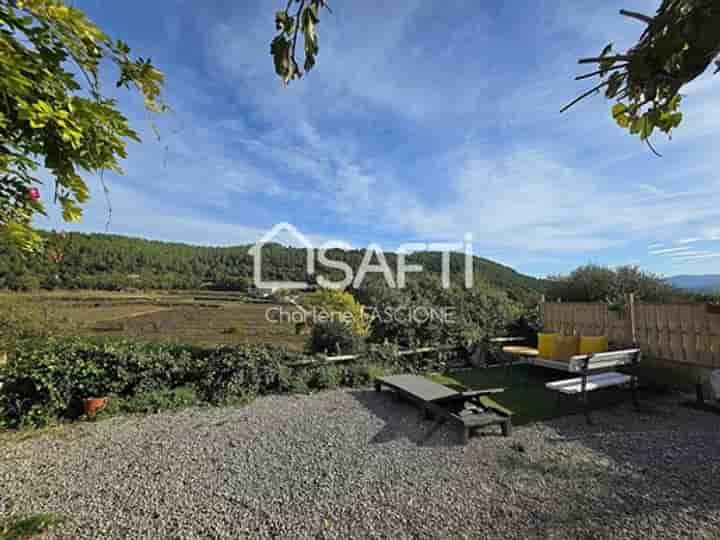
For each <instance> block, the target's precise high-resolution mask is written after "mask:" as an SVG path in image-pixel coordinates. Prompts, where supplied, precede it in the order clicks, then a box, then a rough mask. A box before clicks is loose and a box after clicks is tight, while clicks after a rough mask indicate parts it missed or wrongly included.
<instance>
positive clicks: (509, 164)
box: [38, 0, 720, 276]
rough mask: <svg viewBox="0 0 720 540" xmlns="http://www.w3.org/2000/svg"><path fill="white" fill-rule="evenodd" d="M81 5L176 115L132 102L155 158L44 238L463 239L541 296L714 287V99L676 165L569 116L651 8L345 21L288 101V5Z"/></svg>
mask: <svg viewBox="0 0 720 540" xmlns="http://www.w3.org/2000/svg"><path fill="white" fill-rule="evenodd" d="M72 3H73V5H75V6H76V7H79V8H81V9H83V10H84V11H86V12H87V13H88V15H89V16H90V17H91V19H93V20H94V21H95V22H96V23H97V24H98V25H99V26H100V27H101V28H103V29H104V30H105V31H106V32H108V33H109V34H110V35H111V36H112V37H114V38H121V39H123V40H124V41H126V42H128V43H129V44H130V46H131V48H132V49H133V52H134V53H135V54H137V55H139V56H143V57H150V58H152V60H153V62H154V63H155V64H156V65H157V66H158V67H159V68H160V69H161V70H162V71H163V72H164V73H165V75H166V77H167V82H166V92H165V96H166V100H167V102H168V104H169V105H170V107H171V108H172V112H171V113H170V114H167V115H164V116H163V117H161V118H156V119H153V118H152V117H151V116H150V115H149V114H148V113H146V112H145V111H144V110H143V108H142V103H141V100H140V99H139V98H138V97H137V96H135V95H133V94H131V93H129V92H118V93H117V97H118V101H119V106H120V108H121V109H122V110H123V111H124V112H125V113H126V115H127V116H128V117H129V118H130V119H131V121H132V123H133V125H134V127H135V128H136V129H137V130H138V131H139V132H140V133H141V134H142V137H143V143H142V144H136V143H132V144H130V145H129V148H128V151H129V157H128V159H127V160H125V162H124V163H123V168H124V170H125V175H123V176H118V175H114V174H106V175H105V177H104V181H105V182H106V183H107V184H108V186H109V189H110V193H109V197H108V199H107V200H106V198H105V197H103V195H102V189H101V188H100V186H101V180H100V178H98V177H97V176H87V177H86V178H87V180H88V183H89V185H90V186H91V189H92V190H93V193H94V198H93V199H92V201H91V202H90V203H89V205H88V207H87V209H86V215H85V219H84V220H83V222H82V223H81V224H79V225H68V224H63V222H62V220H61V219H60V218H59V212H57V210H54V211H52V212H51V213H50V216H49V217H48V218H43V219H41V220H40V221H38V225H39V226H41V227H43V228H55V229H65V230H81V231H86V232H105V231H108V232H111V233H115V234H125V235H131V236H142V237H146V238H153V239H159V240H172V241H181V242H188V243H193V244H203V245H237V244H247V243H252V242H254V241H255V240H257V239H258V238H259V237H260V236H262V235H263V234H264V233H265V232H266V231H268V230H269V229H271V228H272V227H273V226H274V225H275V224H277V223H281V222H288V223H291V224H292V225H294V226H295V227H296V228H297V229H298V230H300V231H302V233H303V234H305V235H306V236H307V237H308V238H310V239H312V240H313V241H314V242H322V241H336V240H337V241H343V242H345V243H348V244H351V245H352V246H353V247H358V248H362V247H363V246H367V245H368V244H369V243H377V244H379V245H380V246H382V248H383V249H385V250H389V251H392V250H396V249H397V248H398V246H400V245H401V244H403V243H406V242H428V243H429V242H462V241H463V237H464V235H465V234H467V233H470V234H472V238H473V249H474V253H475V254H477V255H481V256H484V257H487V258H490V259H493V260H496V261H498V262H501V263H504V264H507V265H510V266H512V267H514V268H516V269H517V270H519V271H521V272H523V273H527V274H531V275H536V276H545V275H553V274H562V273H567V272H569V271H571V270H572V269H573V268H575V267H577V266H579V265H582V264H585V263H589V262H592V263H596V264H602V265H608V266H619V265H625V264H632V265H639V266H641V267H642V268H644V269H646V270H649V271H652V272H656V273H659V274H663V275H674V274H700V273H720V176H719V174H720V173H719V172H718V171H720V153H718V151H717V148H716V146H717V145H716V139H715V138H714V137H713V135H714V134H715V133H717V131H718V129H720V92H718V90H717V89H718V88H719V87H720V86H719V85H720V79H719V80H714V79H713V77H712V76H711V75H710V74H706V75H705V76H703V77H702V78H701V79H698V80H697V81H695V82H693V83H692V84H691V85H690V86H688V87H687V88H686V89H685V90H684V94H685V99H684V102H683V106H682V109H683V112H684V113H685V119H684V122H683V125H682V126H681V127H680V128H679V129H678V130H677V131H676V132H675V134H674V136H673V139H672V141H669V140H667V138H666V137H665V136H664V135H662V136H657V135H656V136H655V137H654V144H655V146H656V147H657V149H658V150H659V151H660V153H661V154H662V155H663V157H662V158H657V157H656V156H654V155H653V154H652V153H651V152H650V150H649V149H648V148H647V147H646V146H645V145H644V144H643V143H641V142H640V140H639V139H638V138H637V137H633V136H630V135H629V134H628V133H627V132H626V131H624V130H621V129H620V128H618V127H617V126H616V124H615V123H614V121H613V120H612V118H611V115H610V107H611V106H612V103H609V102H607V101H606V100H605V99H604V97H602V96H599V95H598V96H593V97H591V98H589V99H587V100H585V101H584V102H582V103H580V104H579V105H577V106H576V107H574V108H573V109H571V110H570V111H568V112H567V113H565V114H560V113H559V110H560V108H561V107H562V106H563V105H564V104H566V103H567V102H569V101H570V100H572V99H573V98H574V97H575V96H576V95H578V94H580V93H581V92H583V91H584V90H586V89H588V88H589V87H591V84H590V82H588V81H584V82H576V81H574V80H573V79H574V77H575V76H576V75H580V74H582V73H584V72H586V70H584V69H583V66H578V65H577V59H578V58H580V57H583V56H593V55H596V54H598V53H599V52H600V50H601V49H602V48H603V47H604V46H605V45H606V44H607V43H608V42H610V41H614V42H615V45H616V48H619V49H621V50H624V49H626V48H627V46H628V45H630V44H631V43H632V42H633V41H634V40H635V39H637V37H638V36H639V34H640V32H641V31H642V25H641V23H639V22H637V21H633V20H630V19H626V18H624V17H621V16H620V15H618V10H619V9H620V8H625V9H629V10H633V11H639V12H644V13H649V14H651V13H653V12H654V10H655V9H656V8H657V6H658V5H659V0H622V2H617V1H615V0H603V1H600V0H576V1H574V2H566V1H559V0H558V1H550V0H546V1H539V0H527V1H525V0H514V1H513V2H500V1H488V2H477V1H476V0H474V1H460V0H446V1H445V2H441V3H438V2H428V1H422V0H397V1H394V2H387V1H382V0H364V1H362V2H358V1H352V2H351V1H349V0H334V1H333V2H332V3H331V7H332V9H333V13H332V14H330V13H327V12H324V13H322V15H321V22H320V24H319V26H318V31H319V35H320V53H319V55H318V58H317V66H316V68H315V69H314V70H313V71H312V72H311V73H310V74H308V75H307V76H306V77H303V78H302V79H301V80H299V81H294V82H293V83H292V84H291V85H290V86H289V87H287V88H286V87H284V86H283V85H282V83H281V82H280V80H279V79H278V78H277V76H276V75H275V73H274V70H273V66H272V59H271V56H270V54H269V43H270V41H271V39H272V37H273V36H274V33H275V30H274V12H275V10H276V9H280V8H281V7H283V6H284V1H282V0H277V1H275V2H273V1H268V0H263V1H260V0H242V1H238V0H232V1H221V0H213V1H208V2H200V1H197V0H172V1H171V0H157V1H155V2H147V1H143V2H140V1H136V0H124V1H123V2H107V1H106V0H75V1H74V2H72ZM111 74H112V73H109V74H108V80H110V75H111ZM584 83H587V84H584ZM108 91H109V92H111V93H113V94H115V90H114V88H112V85H108ZM153 123H155V124H156V126H157V128H158V129H159V133H160V137H159V138H158V137H156V136H155V135H154V132H153V129H152V126H153ZM109 208H112V212H109ZM278 240H280V241H283V239H282V238H280V239H278Z"/></svg>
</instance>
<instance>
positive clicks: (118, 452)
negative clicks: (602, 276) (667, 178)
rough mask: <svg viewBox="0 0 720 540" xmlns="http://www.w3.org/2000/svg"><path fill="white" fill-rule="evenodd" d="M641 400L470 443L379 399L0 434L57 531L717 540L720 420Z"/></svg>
mask: <svg viewBox="0 0 720 540" xmlns="http://www.w3.org/2000/svg"><path fill="white" fill-rule="evenodd" d="M678 400H679V397H678V396H665V397H662V398H654V399H653V400H652V401H647V402H646V406H647V407H648V409H649V410H648V411H646V412H643V413H637V412H635V411H633V410H632V408H631V407H625V406H621V407H617V408H614V409H610V410H606V411H602V412H599V413H596V415H595V420H596V425H595V426H592V427H588V426H586V425H585V424H584V420H583V418H582V417H580V416H572V417H565V418H562V419H560V420H557V421H552V422H546V423H538V424H534V425H529V426H524V427H519V428H516V429H515V431H514V434H513V436H512V437H510V438H503V437H500V436H497V435H494V434H488V435H486V436H478V437H474V438H473V439H471V441H470V442H469V443H468V444H467V445H466V446H461V445H460V444H459V442H458V441H459V438H458V435H457V433H456V431H454V430H453V429H452V427H451V426H447V425H437V424H434V423H433V422H429V421H423V420H421V417H420V414H419V413H418V411H417V410H416V409H414V408H412V407H411V406H409V405H407V404H404V403H402V402H398V401H396V400H395V399H393V398H392V397H391V395H390V394H389V393H387V392H383V393H380V394H378V393H375V392H374V391H372V390H342V391H332V392H326V393H321V394H317V395H313V396H303V397H268V398H262V399H259V400H257V401H256V402H255V403H253V404H251V405H249V406H246V407H243V408H236V409H189V410H185V411H181V412H175V413H163V414H157V415H151V416H146V417H121V418H114V419H110V420H106V421H102V422H97V423H84V424H76V425H73V426H69V427H65V428H61V429H58V430H52V431H49V432H45V433H41V434H37V435H33V436H32V437H29V438H26V439H24V440H23V439H21V438H20V437H18V436H17V434H8V433H5V434H0V512H4V513H7V510H8V507H9V503H10V502H12V505H13V507H14V508H15V510H14V511H22V512H23V513H35V512H56V513H58V514H61V515H62V516H65V517H66V521H65V523H63V524H62V525H60V526H59V527H58V528H57V529H55V530H54V531H53V532H51V534H50V538H93V539H95V538H153V539H155V538H389V537H391V538H502V539H511V538H522V539H526V538H593V539H602V538H643V539H645V538H673V539H674V538H712V539H716V538H720V465H719V464H718V463H719V462H718V449H719V448H720V417H718V416H716V415H711V414H708V413H701V412H697V411H692V410H689V409H685V408H681V407H678V406H677V402H678Z"/></svg>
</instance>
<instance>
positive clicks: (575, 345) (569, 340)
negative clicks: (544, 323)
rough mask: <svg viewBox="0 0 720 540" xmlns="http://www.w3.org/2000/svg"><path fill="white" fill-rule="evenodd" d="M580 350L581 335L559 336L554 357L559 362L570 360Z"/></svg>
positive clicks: (556, 339) (556, 340)
mask: <svg viewBox="0 0 720 540" xmlns="http://www.w3.org/2000/svg"><path fill="white" fill-rule="evenodd" d="M579 351H580V337H579V336H557V337H556V338H555V350H554V351H553V355H552V357H551V358H552V359H553V360H557V361H559V362H569V361H570V358H572V357H573V356H575V355H576V354H578V352H579Z"/></svg>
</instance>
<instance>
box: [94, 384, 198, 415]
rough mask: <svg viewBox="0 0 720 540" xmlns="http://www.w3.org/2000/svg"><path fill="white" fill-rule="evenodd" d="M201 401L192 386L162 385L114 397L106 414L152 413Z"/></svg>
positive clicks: (188, 405) (189, 405)
mask: <svg viewBox="0 0 720 540" xmlns="http://www.w3.org/2000/svg"><path fill="white" fill-rule="evenodd" d="M199 402H200V400H199V398H198V394H197V391H196V390H195V388H193V387H192V386H180V387H178V388H167V387H161V388H154V389H151V390H145V391H142V392H139V393H138V394H135V395H133V396H130V397H127V398H120V397H118V398H113V399H111V400H110V402H109V403H108V407H107V410H106V411H104V412H105V414H117V413H151V412H159V411H162V410H166V409H181V408H184V407H191V406H192V405H197V404H198V403H199Z"/></svg>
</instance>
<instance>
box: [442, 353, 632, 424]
mask: <svg viewBox="0 0 720 540" xmlns="http://www.w3.org/2000/svg"><path fill="white" fill-rule="evenodd" d="M571 377H573V375H572V374H571V373H564V372H561V371H557V370H552V369H546V368H541V367H537V366H527V365H519V366H512V367H510V368H508V369H507V370H506V369H505V368H502V367H491V368H475V369H467V370H459V371H451V372H448V373H445V374H431V375H428V378H430V379H431V380H433V381H435V382H437V383H440V384H444V385H446V386H450V387H451V388H455V389H457V390H460V391H463V390H484V389H487V388H505V391H504V392H502V393H500V394H492V397H491V396H484V397H483V398H482V400H483V402H485V403H486V404H487V405H498V406H500V407H502V408H503V409H505V410H507V411H508V412H510V413H511V414H512V415H513V417H512V422H513V424H514V425H516V426H517V425H523V424H529V423H532V422H538V421H540V420H549V419H551V418H558V417H560V416H567V415H569V414H577V413H578V412H581V410H582V409H581V408H580V405H579V401H578V400H577V399H575V398H574V397H572V396H562V398H561V399H560V401H558V393H557V392H551V391H549V390H547V389H546V388H545V383H547V382H550V381H558V380H562V379H569V378H571ZM628 397H629V396H628V393H627V392H625V391H623V390H621V389H619V388H608V389H603V390H597V391H595V392H590V406H591V407H592V408H593V409H595V408H602V407H606V406H608V405H613V404H617V403H619V402H622V401H624V400H627V399H628Z"/></svg>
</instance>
